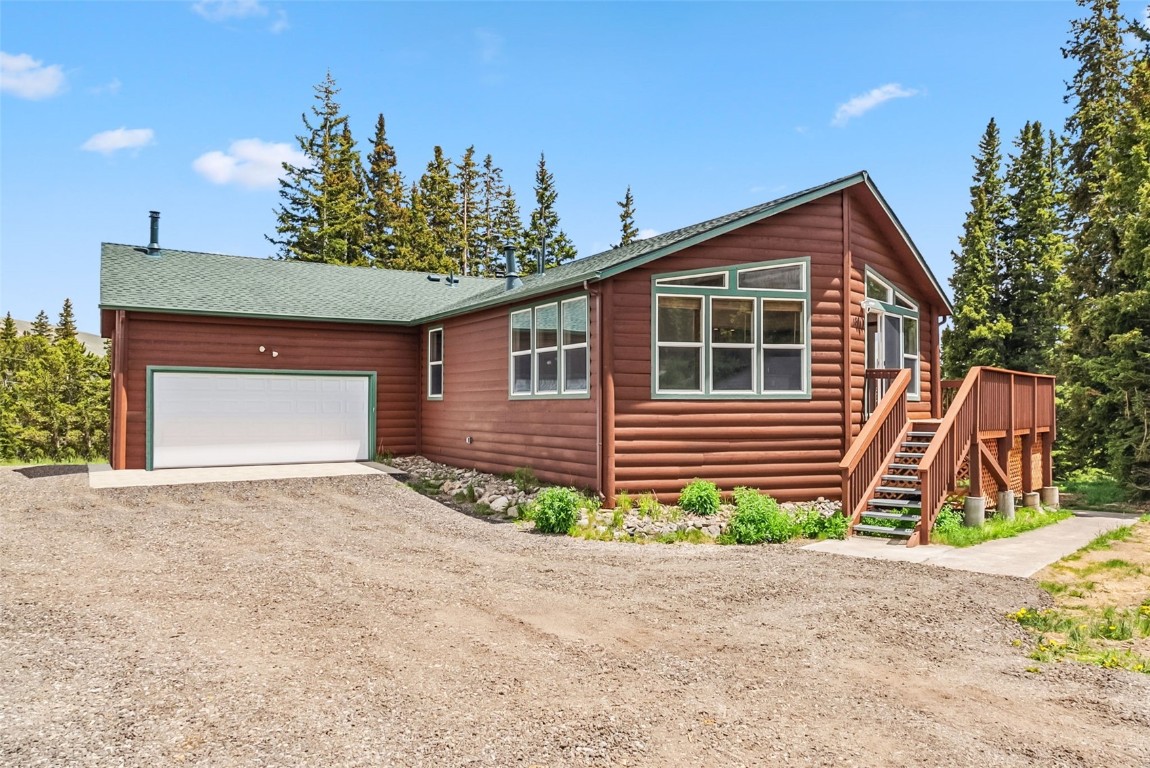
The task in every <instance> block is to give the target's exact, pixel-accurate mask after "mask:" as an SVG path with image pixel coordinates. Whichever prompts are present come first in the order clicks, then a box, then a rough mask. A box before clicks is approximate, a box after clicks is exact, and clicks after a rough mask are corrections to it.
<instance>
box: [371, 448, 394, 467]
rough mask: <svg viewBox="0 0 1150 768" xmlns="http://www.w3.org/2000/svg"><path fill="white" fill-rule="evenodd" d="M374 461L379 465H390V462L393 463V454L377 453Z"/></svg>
mask: <svg viewBox="0 0 1150 768" xmlns="http://www.w3.org/2000/svg"><path fill="white" fill-rule="evenodd" d="M375 460H376V462H378V463H379V464H388V465H390V464H391V462H393V461H395V454H394V453H392V452H391V451H382V450H381V451H377V452H376V454H375Z"/></svg>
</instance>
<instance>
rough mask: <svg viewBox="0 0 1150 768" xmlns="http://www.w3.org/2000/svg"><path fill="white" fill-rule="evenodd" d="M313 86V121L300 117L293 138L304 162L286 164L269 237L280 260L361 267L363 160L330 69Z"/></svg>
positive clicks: (364, 246) (363, 244)
mask: <svg viewBox="0 0 1150 768" xmlns="http://www.w3.org/2000/svg"><path fill="white" fill-rule="evenodd" d="M314 90H315V100H316V103H315V104H314V105H312V108H311V113H312V120H309V119H308V116H307V114H306V113H304V114H303V115H301V119H302V120H303V124H304V128H305V132H304V133H303V134H301V135H299V136H297V137H296V141H297V142H298V143H299V148H300V152H302V153H303V155H304V157H305V162H304V163H302V164H301V165H298V166H297V165H293V164H292V163H284V171H285V173H284V177H283V178H281V179H280V198H281V199H282V202H281V203H280V206H279V208H278V210H277V211H276V234H277V235H278V237H271V236H270V235H269V236H267V239H268V241H269V242H271V243H273V244H274V245H277V246H279V248H280V251H279V254H278V256H279V258H281V259H295V260H300V261H319V262H326V263H329V264H353V265H364V264H367V263H368V258H367V248H368V242H367V233H368V220H369V216H368V207H367V191H366V187H365V174H364V171H363V164H362V161H361V159H360V156H359V152H358V151H357V149H356V146H355V140H354V138H352V135H351V127H350V126H349V125H348V119H347V116H346V115H343V114H341V112H340V105H339V103H338V102H337V101H336V100H335V97H336V95H337V94H338V93H339V88H337V87H336V85H335V80H334V79H333V78H332V76H331V72H328V73H327V77H326V78H325V79H324V81H323V82H322V83H320V84H319V85H317V86H315V88H314ZM313 121H314V122H313Z"/></svg>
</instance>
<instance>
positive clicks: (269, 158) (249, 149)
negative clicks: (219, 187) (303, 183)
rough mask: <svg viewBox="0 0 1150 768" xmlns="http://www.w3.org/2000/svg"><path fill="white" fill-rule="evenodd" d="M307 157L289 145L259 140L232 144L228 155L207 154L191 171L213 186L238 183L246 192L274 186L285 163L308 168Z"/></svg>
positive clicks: (198, 159) (219, 153) (214, 152)
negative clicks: (193, 170)
mask: <svg viewBox="0 0 1150 768" xmlns="http://www.w3.org/2000/svg"><path fill="white" fill-rule="evenodd" d="M307 162H308V161H307V158H306V157H305V156H304V155H303V153H302V152H300V151H299V150H297V149H294V148H293V147H292V146H291V145H290V144H278V143H273V142H266V141H260V140H259V139H240V140H239V141H233V142H232V144H231V146H230V147H228V151H227V152H221V151H219V150H218V149H217V150H213V151H211V152H206V153H204V154H202V155H200V156H199V157H197V158H196V159H195V160H194V161H193V162H192V168H193V169H195V171H196V173H198V174H200V175H201V176H203V177H204V178H205V179H207V180H208V181H210V182H212V183H213V184H237V185H239V186H241V187H246V188H247V189H264V188H267V187H274V186H275V185H276V182H277V181H279V178H280V176H282V175H283V164H284V163H291V164H292V165H296V166H303V165H307Z"/></svg>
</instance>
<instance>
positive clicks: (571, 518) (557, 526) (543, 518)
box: [534, 488, 583, 533]
mask: <svg viewBox="0 0 1150 768" xmlns="http://www.w3.org/2000/svg"><path fill="white" fill-rule="evenodd" d="M582 503H583V498H582V497H581V496H580V495H579V494H578V493H576V492H575V489H573V488H545V489H543V490H542V491H540V492H539V495H538V496H536V497H535V510H534V512H535V530H537V531H542V532H543V533H567V531H569V530H571V527H572V526H573V525H575V523H576V521H577V520H578V519H579V505H580V504H582Z"/></svg>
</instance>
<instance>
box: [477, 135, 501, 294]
mask: <svg viewBox="0 0 1150 768" xmlns="http://www.w3.org/2000/svg"><path fill="white" fill-rule="evenodd" d="M502 193H503V169H502V168H499V167H497V166H496V165H495V161H494V160H492V159H491V155H487V156H486V157H484V158H483V165H482V166H481V169H480V171H479V190H478V194H479V199H478V201H477V203H476V206H475V225H474V230H475V243H476V247H475V250H474V251H473V253H472V261H473V263H474V265H475V269H474V274H477V275H493V274H495V273H496V272H497V271H498V270H499V263H500V261H501V259H500V252H501V249H502V243H500V242H499V238H498V235H497V234H496V232H495V217H496V213H497V212H498V210H499V201H500V196H501V195H502Z"/></svg>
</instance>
